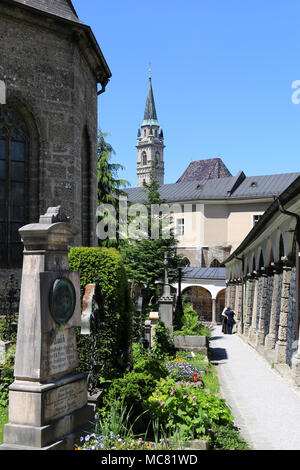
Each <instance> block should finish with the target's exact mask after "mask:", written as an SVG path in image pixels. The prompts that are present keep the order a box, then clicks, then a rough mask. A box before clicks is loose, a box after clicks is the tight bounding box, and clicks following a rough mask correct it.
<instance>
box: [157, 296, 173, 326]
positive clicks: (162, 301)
mask: <svg viewBox="0 0 300 470" xmlns="http://www.w3.org/2000/svg"><path fill="white" fill-rule="evenodd" d="M158 305H159V307H158V315H159V319H160V320H161V321H162V322H163V323H164V324H165V326H166V327H167V328H168V329H169V331H170V333H173V305H174V297H173V296H172V295H163V296H162V297H160V298H159V301H158Z"/></svg>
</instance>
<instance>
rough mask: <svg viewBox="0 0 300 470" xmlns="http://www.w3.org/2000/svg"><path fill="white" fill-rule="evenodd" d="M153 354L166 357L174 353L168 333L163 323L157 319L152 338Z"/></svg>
mask: <svg viewBox="0 0 300 470" xmlns="http://www.w3.org/2000/svg"><path fill="white" fill-rule="evenodd" d="M153 343H154V344H153V348H152V350H153V354H154V355H155V356H157V357H159V358H161V359H166V358H167V357H168V356H172V355H174V354H175V351H176V350H175V347H174V345H173V342H172V339H171V336H170V333H169V330H168V328H167V327H166V326H165V324H164V323H163V322H162V321H161V320H158V322H157V324H156V326H155V328H154V338H153Z"/></svg>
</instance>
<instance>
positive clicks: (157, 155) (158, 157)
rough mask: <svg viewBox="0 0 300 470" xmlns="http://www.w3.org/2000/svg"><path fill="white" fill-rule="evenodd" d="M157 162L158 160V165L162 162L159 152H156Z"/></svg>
mask: <svg viewBox="0 0 300 470" xmlns="http://www.w3.org/2000/svg"><path fill="white" fill-rule="evenodd" d="M155 160H156V162H157V163H158V162H159V161H160V153H159V152H156V154H155Z"/></svg>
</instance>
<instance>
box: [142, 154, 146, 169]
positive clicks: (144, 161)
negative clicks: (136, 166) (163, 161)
mask: <svg viewBox="0 0 300 470" xmlns="http://www.w3.org/2000/svg"><path fill="white" fill-rule="evenodd" d="M142 163H143V165H144V166H145V165H147V154H146V152H143V153H142Z"/></svg>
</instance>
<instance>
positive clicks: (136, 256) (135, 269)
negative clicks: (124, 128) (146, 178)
mask: <svg viewBox="0 0 300 470" xmlns="http://www.w3.org/2000/svg"><path fill="white" fill-rule="evenodd" d="M155 170H156V165H154V166H153V168H152V171H151V173H150V182H149V183H148V184H147V183H144V190H145V196H146V200H145V206H146V207H147V209H148V234H147V235H148V237H147V238H145V239H141V240H132V239H128V241H127V243H124V245H122V246H121V247H120V250H121V253H122V255H123V259H124V263H125V266H126V269H127V272H128V275H129V278H130V279H131V280H132V281H134V283H135V284H137V285H143V286H144V287H145V288H146V291H147V293H148V295H147V298H146V299H145V300H146V302H149V301H150V299H152V302H151V303H152V304H153V303H155V302H156V301H157V299H158V296H159V295H160V294H161V286H162V282H163V277H164V253H165V252H166V251H167V252H168V259H169V280H170V282H172V280H174V279H175V278H177V274H178V267H179V266H183V265H186V264H187V262H188V261H187V259H186V258H184V257H183V256H182V255H178V254H177V253H176V245H177V240H176V239H175V237H174V231H173V229H172V228H171V229H170V234H169V236H168V237H167V238H164V237H163V226H164V222H168V223H169V224H170V222H171V220H170V217H168V216H167V217H168V220H167V221H166V220H164V217H166V216H164V215H162V214H161V215H160V216H159V217H158V216H157V215H156V218H155V219H153V217H152V216H151V207H152V208H153V205H155V204H157V205H162V204H164V203H165V201H163V200H162V199H161V197H160V193H159V183H158V180H157V179H156V176H155V175H156V171H155ZM153 223H154V224H156V227H157V233H158V234H159V236H158V237H157V238H154V239H152V238H151V236H152V232H151V226H153V225H152V224H153Z"/></svg>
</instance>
